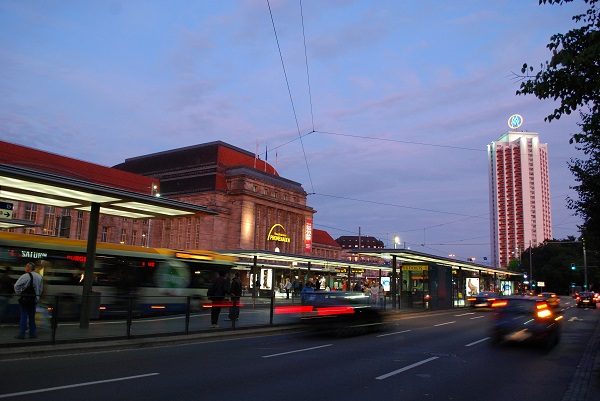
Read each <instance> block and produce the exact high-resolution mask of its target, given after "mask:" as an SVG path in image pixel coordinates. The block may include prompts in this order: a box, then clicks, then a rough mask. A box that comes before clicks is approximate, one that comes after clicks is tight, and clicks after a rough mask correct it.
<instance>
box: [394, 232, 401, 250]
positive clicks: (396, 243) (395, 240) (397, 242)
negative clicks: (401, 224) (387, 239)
mask: <svg viewBox="0 0 600 401" xmlns="http://www.w3.org/2000/svg"><path fill="white" fill-rule="evenodd" d="M399 243H400V237H398V236H397V235H396V236H394V249H396V246H397V245H398V244H399Z"/></svg>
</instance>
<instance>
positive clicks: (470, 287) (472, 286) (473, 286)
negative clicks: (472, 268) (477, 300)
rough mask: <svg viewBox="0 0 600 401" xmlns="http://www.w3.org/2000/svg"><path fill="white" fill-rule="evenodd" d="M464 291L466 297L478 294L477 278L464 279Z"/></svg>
mask: <svg viewBox="0 0 600 401" xmlns="http://www.w3.org/2000/svg"><path fill="white" fill-rule="evenodd" d="M465 291H466V292H467V296H468V297H470V296H472V295H477V294H479V279H478V278H471V277H470V278H468V279H466V281H465Z"/></svg>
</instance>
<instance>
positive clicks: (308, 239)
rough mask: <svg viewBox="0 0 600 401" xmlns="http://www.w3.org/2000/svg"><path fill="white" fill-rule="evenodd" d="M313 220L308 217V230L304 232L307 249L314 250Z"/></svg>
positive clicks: (307, 250) (308, 250)
mask: <svg viewBox="0 0 600 401" xmlns="http://www.w3.org/2000/svg"><path fill="white" fill-rule="evenodd" d="M312 231H313V230H312V220H310V219H306V232H305V233H304V238H305V245H306V246H305V249H304V250H305V251H306V252H308V253H310V252H312Z"/></svg>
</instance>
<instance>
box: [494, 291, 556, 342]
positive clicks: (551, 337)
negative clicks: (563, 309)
mask: <svg viewBox="0 0 600 401" xmlns="http://www.w3.org/2000/svg"><path fill="white" fill-rule="evenodd" d="M492 310H493V311H494V315H493V317H492V328H491V338H492V341H493V344H495V345H500V344H504V343H508V342H513V343H530V344H534V345H539V346H542V347H544V348H552V347H554V346H555V345H556V344H558V343H559V342H560V336H561V330H562V328H561V326H562V319H563V316H562V315H560V314H559V313H556V312H555V311H554V310H553V309H552V308H551V307H550V306H549V305H548V303H547V302H546V301H544V300H543V299H540V298H539V297H507V298H504V299H501V300H497V301H494V302H493V303H492Z"/></svg>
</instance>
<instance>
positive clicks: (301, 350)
mask: <svg viewBox="0 0 600 401" xmlns="http://www.w3.org/2000/svg"><path fill="white" fill-rule="evenodd" d="M332 345H333V344H327V345H319V346H318V347H311V348H303V349H297V350H295V351H287V352H280V353H279V354H271V355H263V356H262V357H263V358H272V357H274V356H281V355H288V354H293V353H296V352H304V351H312V350H313V349H319V348H325V347H331V346H332Z"/></svg>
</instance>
